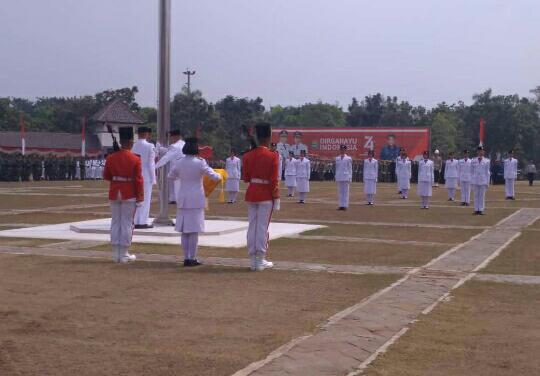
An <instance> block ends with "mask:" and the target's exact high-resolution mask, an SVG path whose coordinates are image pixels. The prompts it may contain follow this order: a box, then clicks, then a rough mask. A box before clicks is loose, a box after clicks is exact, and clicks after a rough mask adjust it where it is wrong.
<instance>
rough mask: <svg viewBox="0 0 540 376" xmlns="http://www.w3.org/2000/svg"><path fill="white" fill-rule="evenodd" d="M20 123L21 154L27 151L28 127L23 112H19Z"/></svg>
mask: <svg viewBox="0 0 540 376" xmlns="http://www.w3.org/2000/svg"><path fill="white" fill-rule="evenodd" d="M19 125H20V127H21V154H22V155H24V154H25V153H26V140H25V136H26V129H25V127H24V118H23V114H22V113H20V114H19Z"/></svg>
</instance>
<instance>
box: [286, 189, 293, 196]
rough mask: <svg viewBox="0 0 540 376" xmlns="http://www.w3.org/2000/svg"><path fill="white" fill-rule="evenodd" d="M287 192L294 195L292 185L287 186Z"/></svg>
mask: <svg viewBox="0 0 540 376" xmlns="http://www.w3.org/2000/svg"><path fill="white" fill-rule="evenodd" d="M287 194H288V195H289V196H294V187H287Z"/></svg>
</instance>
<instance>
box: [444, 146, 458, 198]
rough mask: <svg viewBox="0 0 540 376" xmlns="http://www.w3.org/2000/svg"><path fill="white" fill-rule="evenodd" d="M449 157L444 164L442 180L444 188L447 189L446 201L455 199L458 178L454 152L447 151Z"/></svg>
mask: <svg viewBox="0 0 540 376" xmlns="http://www.w3.org/2000/svg"><path fill="white" fill-rule="evenodd" d="M448 156H449V157H450V158H449V159H448V160H447V161H446V163H445V165H444V180H445V185H446V189H448V201H455V199H456V189H457V187H458V178H459V161H458V160H457V159H455V158H454V152H453V151H451V152H450V153H448Z"/></svg>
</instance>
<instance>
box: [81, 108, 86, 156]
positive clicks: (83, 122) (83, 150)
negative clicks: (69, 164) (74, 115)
mask: <svg viewBox="0 0 540 376" xmlns="http://www.w3.org/2000/svg"><path fill="white" fill-rule="evenodd" d="M81 128H82V130H81V157H83V158H84V157H85V156H86V115H84V116H83V117H82V119H81Z"/></svg>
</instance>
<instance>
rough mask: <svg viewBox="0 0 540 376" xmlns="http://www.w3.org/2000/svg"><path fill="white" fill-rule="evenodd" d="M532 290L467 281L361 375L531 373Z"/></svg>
mask: <svg viewBox="0 0 540 376" xmlns="http://www.w3.org/2000/svg"><path fill="white" fill-rule="evenodd" d="M539 310H540V290H539V289H538V286H524V285H509V284H501V283H491V282H476V281H474V282H468V283H467V284H465V285H464V286H463V287H461V288H460V289H458V290H456V291H455V293H454V297H453V299H452V300H451V301H450V302H445V303H442V304H441V305H439V306H438V307H437V308H436V309H435V310H434V311H433V312H432V313H430V314H429V315H428V316H421V317H420V319H419V321H418V322H416V323H415V324H414V325H413V326H412V328H411V329H410V330H409V331H408V332H407V333H406V334H405V335H404V336H403V337H402V338H400V339H399V341H398V342H397V343H395V344H394V345H392V346H391V347H390V348H389V349H388V351H387V352H386V353H384V354H382V355H380V356H379V358H377V359H376V360H375V362H374V363H373V364H372V365H371V366H370V367H368V369H367V370H366V371H365V372H364V373H363V374H364V375H366V376H418V375H426V376H427V375H429V376H448V375H474V376H508V375H536V374H538V370H539V369H540V357H538V352H539V351H540V327H539V321H538V311H539Z"/></svg>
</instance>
